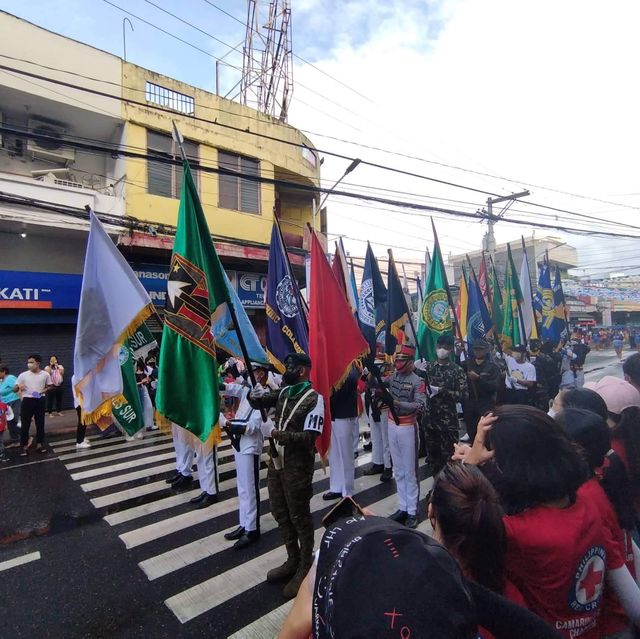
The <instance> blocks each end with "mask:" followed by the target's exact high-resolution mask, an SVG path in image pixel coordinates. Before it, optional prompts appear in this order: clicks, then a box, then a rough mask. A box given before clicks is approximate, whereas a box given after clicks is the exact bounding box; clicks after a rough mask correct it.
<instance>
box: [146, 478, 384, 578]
mask: <svg viewBox="0 0 640 639" xmlns="http://www.w3.org/2000/svg"><path fill="white" fill-rule="evenodd" d="M320 473H322V471H321V470H317V471H316V473H314V483H315V482H316V481H318V480H320V479H322V478H323V476H321V475H320ZM316 475H318V476H317V477H316ZM379 484H380V476H379V475H368V476H363V477H360V478H358V479H356V489H357V492H361V491H364V490H368V489H369V488H373V487H374V486H377V485H379ZM263 494H264V496H263ZM266 497H267V490H266V488H265V489H262V490H261V491H260V499H261V500H263V499H265V498H266ZM333 503H336V502H333ZM330 505H331V504H330V503H329V502H326V501H325V500H324V499H322V493H317V494H316V495H314V496H313V497H312V498H311V502H310V508H311V512H312V513H314V512H317V511H318V510H322V509H323V508H327V507H328V506H330ZM236 527H237V526H236V525H235V524H234V525H233V526H232V527H231V528H227V529H225V530H220V531H218V532H216V533H214V534H213V535H209V536H207V537H203V538H201V539H197V540H196V541H194V542H192V543H189V544H185V545H184V546H178V547H177V548H173V549H172V550H169V551H167V552H165V553H162V554H161V555H157V556H155V557H150V558H149V559H146V560H145V561H142V562H140V563H139V564H138V565H139V566H140V568H142V570H143V571H144V573H145V574H146V575H147V577H148V578H149V580H150V581H153V580H154V579H158V578H159V577H164V576H165V575H168V574H170V573H172V572H173V571H175V570H179V569H180V568H184V567H185V566H190V565H191V564H194V563H196V562H198V561H200V560H202V559H206V558H207V557H212V556H213V555H215V554H217V553H219V552H222V551H224V550H228V549H229V548H231V545H232V544H230V543H229V542H228V541H227V540H226V539H225V538H224V533H226V532H228V531H230V530H234V529H235V528H236ZM277 527H278V524H277V523H276V520H275V519H274V518H273V515H272V514H271V512H266V513H265V514H264V515H262V516H261V517H260V532H261V533H263V534H264V533H267V532H269V531H270V530H274V529H275V528H277Z"/></svg>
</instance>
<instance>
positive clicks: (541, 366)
mask: <svg viewBox="0 0 640 639" xmlns="http://www.w3.org/2000/svg"><path fill="white" fill-rule="evenodd" d="M541 347H542V343H541V342H540V340H539V339H536V338H534V339H531V340H529V361H530V362H531V363H532V364H533V365H534V367H535V369H536V385H535V386H534V389H533V394H534V400H533V403H534V406H535V407H536V408H539V409H540V410H542V411H544V412H545V413H546V412H547V411H548V410H549V399H553V398H550V397H549V382H548V379H547V371H548V370H549V369H550V368H551V370H553V368H554V366H555V362H554V361H553V359H551V357H549V355H547V354H546V353H543V352H542V351H541V350H540V349H541Z"/></svg>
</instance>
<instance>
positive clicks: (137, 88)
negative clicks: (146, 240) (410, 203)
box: [122, 62, 320, 248]
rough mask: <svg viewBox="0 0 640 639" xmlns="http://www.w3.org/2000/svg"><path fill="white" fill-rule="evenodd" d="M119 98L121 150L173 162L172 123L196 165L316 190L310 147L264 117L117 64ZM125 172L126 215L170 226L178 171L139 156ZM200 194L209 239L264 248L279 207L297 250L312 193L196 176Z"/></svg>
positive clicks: (202, 174)
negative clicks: (144, 152)
mask: <svg viewBox="0 0 640 639" xmlns="http://www.w3.org/2000/svg"><path fill="white" fill-rule="evenodd" d="M122 96H123V98H124V101H123V102H122V120H123V121H124V122H125V125H124V134H123V138H122V141H123V144H124V145H125V146H126V147H133V148H136V149H146V150H147V153H149V154H153V153H160V154H163V155H173V156H176V157H178V156H179V154H178V150H177V149H176V145H175V143H174V142H173V141H172V139H171V131H172V122H173V121H175V122H176V124H177V126H178V129H179V130H180V133H181V134H182V135H183V137H184V139H185V147H186V150H187V155H188V156H189V158H190V159H193V160H194V162H196V163H199V164H202V165H203V166H205V167H209V168H213V169H215V168H218V167H221V168H228V169H230V170H233V171H238V172H240V173H246V174H249V175H256V176H260V177H262V178H266V179H267V180H276V181H282V182H289V183H295V184H301V185H303V186H307V187H309V188H311V187H314V186H318V185H319V175H320V170H319V169H320V166H319V161H318V157H317V154H316V153H315V151H314V150H313V145H312V144H311V142H310V141H309V140H308V139H307V138H306V137H305V136H304V135H303V134H302V133H300V132H299V131H297V130H296V129H294V128H293V127H290V126H288V125H285V124H282V123H280V122H279V121H277V120H275V119H273V118H271V117H269V116H267V115H263V114H262V113H259V112H257V111H255V110H253V109H251V108H248V107H245V106H243V105H241V104H238V103H236V102H232V101H230V100H227V99H224V98H221V97H219V96H217V95H214V94H212V93H208V92H207V91H203V90H201V89H196V88H194V87H191V86H189V85H186V84H184V83H182V82H179V81H177V80H174V79H171V78H168V77H165V76H161V75H158V74H157V73H153V72H151V71H149V70H147V69H144V68H142V67H138V66H136V65H134V64H130V63H128V62H123V63H122ZM127 100H129V101H127ZM158 107H160V108H158ZM246 130H248V132H245V131H246ZM280 140H282V141H280ZM125 167H126V174H127V185H126V197H125V202H126V212H127V214H128V215H132V216H134V217H136V218H139V219H144V220H148V221H150V222H152V223H154V224H157V223H160V224H169V225H175V222H176V214H177V208H178V200H177V198H178V197H179V190H180V184H179V181H180V176H181V169H180V168H179V167H178V168H175V167H171V166H169V165H166V164H159V163H153V162H152V161H146V160H143V159H127V160H126V163H125ZM198 189H199V192H200V198H201V200H202V204H203V207H204V211H205V215H206V216H207V221H208V223H209V228H210V229H211V232H212V233H213V234H214V235H215V236H217V237H220V238H228V239H232V240H240V241H246V242H251V243H256V244H263V245H264V244H268V243H269V239H270V235H271V227H272V224H273V215H274V211H275V210H276V209H277V210H278V211H279V213H280V219H281V224H282V227H283V231H285V232H286V233H287V236H288V238H289V239H290V241H291V244H292V245H293V246H297V247H298V248H303V241H302V238H303V236H304V229H305V226H306V224H307V223H311V222H312V197H311V193H305V192H304V191H301V190H298V191H296V190H294V189H292V188H291V187H276V186H274V184H273V183H257V182H252V181H249V180H241V179H237V178H235V177H230V176H228V175H226V176H224V175H219V174H216V173H212V172H205V171H201V172H199V173H198ZM296 238H297V241H296Z"/></svg>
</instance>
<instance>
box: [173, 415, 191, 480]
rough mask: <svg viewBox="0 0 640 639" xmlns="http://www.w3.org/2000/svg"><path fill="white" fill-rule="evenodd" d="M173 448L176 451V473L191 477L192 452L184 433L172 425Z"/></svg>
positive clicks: (178, 427)
mask: <svg viewBox="0 0 640 639" xmlns="http://www.w3.org/2000/svg"><path fill="white" fill-rule="evenodd" d="M171 430H172V434H173V447H174V448H175V449H176V472H178V473H180V474H181V475H184V476H185V477H191V467H192V466H193V456H194V454H195V453H194V450H193V448H191V446H189V444H188V443H187V442H186V440H185V437H184V434H183V433H184V431H183V430H182V428H180V426H176V425H175V424H173V426H172V429H171Z"/></svg>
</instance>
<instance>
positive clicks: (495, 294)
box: [489, 260, 504, 340]
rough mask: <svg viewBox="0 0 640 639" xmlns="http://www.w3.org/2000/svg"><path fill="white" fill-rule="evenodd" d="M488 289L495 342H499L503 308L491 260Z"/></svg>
mask: <svg viewBox="0 0 640 639" xmlns="http://www.w3.org/2000/svg"><path fill="white" fill-rule="evenodd" d="M489 289H490V291H491V315H492V317H493V325H494V326H495V332H496V340H500V339H501V336H502V326H503V324H504V312H503V308H504V307H503V305H502V289H501V288H500V280H499V278H498V273H497V272H496V266H495V264H494V263H493V260H491V269H490V270H489Z"/></svg>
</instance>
